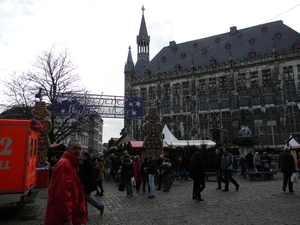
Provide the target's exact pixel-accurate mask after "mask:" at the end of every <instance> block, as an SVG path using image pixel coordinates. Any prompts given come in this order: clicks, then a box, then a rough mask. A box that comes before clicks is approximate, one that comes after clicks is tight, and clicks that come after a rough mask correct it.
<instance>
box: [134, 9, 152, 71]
mask: <svg viewBox="0 0 300 225" xmlns="http://www.w3.org/2000/svg"><path fill="white" fill-rule="evenodd" d="M144 11H145V8H144V6H143V7H142V21H141V26H140V32H139V35H138V36H137V37H136V41H137V62H136V64H135V71H136V72H137V73H138V72H140V71H141V70H142V69H143V68H144V67H145V65H146V64H147V63H148V62H149V44H150V36H148V32H147V27H146V22H145V17H144Z"/></svg>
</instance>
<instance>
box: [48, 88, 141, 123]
mask: <svg viewBox="0 0 300 225" xmlns="http://www.w3.org/2000/svg"><path fill="white" fill-rule="evenodd" d="M53 113H54V115H55V116H66V117H70V116H73V117H101V118H119V119H124V118H125V119H142V118H143V99H142V98H138V97H126V98H124V97H122V96H111V95H95V94H78V93H61V94H57V95H56V100H55V101H54V103H53Z"/></svg>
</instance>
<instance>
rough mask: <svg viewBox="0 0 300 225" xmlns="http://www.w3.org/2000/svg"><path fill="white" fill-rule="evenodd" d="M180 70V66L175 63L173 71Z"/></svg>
mask: <svg viewBox="0 0 300 225" xmlns="http://www.w3.org/2000/svg"><path fill="white" fill-rule="evenodd" d="M180 69H181V66H180V65H179V64H178V63H177V64H176V65H175V66H174V70H175V71H179V70H180Z"/></svg>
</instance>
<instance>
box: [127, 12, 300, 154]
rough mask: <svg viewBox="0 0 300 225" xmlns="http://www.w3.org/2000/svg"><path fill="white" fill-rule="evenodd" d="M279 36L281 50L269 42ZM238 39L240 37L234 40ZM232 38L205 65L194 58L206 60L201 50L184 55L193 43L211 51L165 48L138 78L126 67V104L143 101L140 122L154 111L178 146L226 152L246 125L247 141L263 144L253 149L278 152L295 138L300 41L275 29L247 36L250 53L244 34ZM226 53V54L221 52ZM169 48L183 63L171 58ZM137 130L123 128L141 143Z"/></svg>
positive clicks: (278, 25)
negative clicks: (185, 143)
mask: <svg viewBox="0 0 300 225" xmlns="http://www.w3.org/2000/svg"><path fill="white" fill-rule="evenodd" d="M143 21H144V15H143ZM141 26H142V24H141ZM267 28H269V30H268V32H272V35H273V34H275V36H274V38H273V39H272V38H271V37H272V35H270V37H268V38H266V39H264V38H265V36H264V35H265V33H264V32H266V31H265V29H267ZM249 29H250V28H249ZM232 30H234V29H231V31H232ZM276 30H277V33H276ZM278 30H280V31H281V33H280V32H279V31H278ZM231 31H230V32H231ZM230 32H229V34H220V35H216V36H212V37H210V38H206V39H211V40H214V41H216V39H217V38H218V37H220V38H221V39H224V38H228V37H227V36H225V35H231V36H232V34H230ZM278 33H279V34H280V35H282V37H283V36H284V37H285V39H284V43H283V42H281V41H283V40H280V37H281V36H280V37H279V36H276V35H277V34H278ZM240 34H244V36H243V37H239V35H240ZM234 35H236V36H234V38H233V39H229V42H230V44H229V43H228V42H227V43H226V44H225V43H224V45H225V47H224V49H220V50H219V51H215V50H211V52H212V53H211V54H212V56H211V58H210V60H209V61H204V58H201V57H202V55H199V54H206V52H203V51H204V50H203V48H202V50H200V51H198V52H195V50H193V49H190V46H193V47H195V45H196V44H197V43H199V44H198V45H200V43H202V44H203V45H204V44H205V43H206V44H207V43H210V42H208V40H206V39H199V40H196V41H190V42H186V43H182V44H176V43H173V42H172V43H171V42H170V46H168V47H164V48H163V49H162V50H161V51H160V52H159V53H158V54H157V55H156V56H155V57H154V58H153V59H152V60H151V61H150V62H149V63H148V64H147V65H146V66H145V67H144V69H143V70H141V71H135V70H133V69H132V70H129V69H126V68H129V67H128V66H129V65H132V64H133V62H132V61H130V60H127V64H126V66H127V67H126V66H125V96H139V97H142V98H143V99H144V115H146V112H147V108H149V107H151V106H153V105H155V106H156V107H157V109H158V114H159V116H160V119H161V121H160V122H161V123H162V124H163V125H164V124H166V125H167V126H168V127H169V129H170V130H171V132H172V133H173V134H174V135H175V136H176V137H177V138H178V139H188V140H193V139H195V140H197V139H198V140H199V139H202V138H204V139H212V140H214V141H217V142H220V143H224V144H228V145H231V144H232V142H231V139H232V138H235V137H238V131H239V130H240V128H241V125H243V124H245V125H248V126H249V128H250V130H251V131H252V135H253V136H260V137H261V138H262V141H261V143H260V145H259V146H257V147H258V148H266V147H271V148H279V147H282V146H283V145H284V142H285V141H286V140H287V139H288V137H289V135H290V134H300V122H299V110H298V108H297V106H296V104H295V100H296V99H297V98H298V97H297V96H299V94H300V85H299V84H300V51H299V50H300V46H299V43H300V42H299V40H300V34H299V33H297V32H295V31H293V30H292V29H290V28H289V27H287V26H286V25H283V23H282V21H279V22H274V23H270V24H265V25H264V24H263V25H259V26H255V27H254V28H253V33H252V35H256V36H254V38H255V39H256V40H257V45H256V46H253V39H254V38H252V37H251V38H250V36H249V37H247V33H243V30H241V32H239V31H238V30H235V34H234ZM232 37H233V36H232ZM238 38H241V39H238ZM242 38H244V44H241V40H242ZM276 38H279V39H276ZM255 39H254V41H255ZM274 39H275V40H274ZM248 40H249V43H248ZM149 41H150V40H149ZM287 42H289V43H290V44H287ZM258 43H260V44H261V45H258ZM262 44H264V47H262ZM228 45H229V50H230V51H228V49H226V48H228ZM239 45H241V46H239ZM247 45H249V46H248V47H247V48H248V49H246V50H245V46H247ZM265 45H268V46H269V47H268V48H266V47H265ZM171 46H173V47H172V48H171ZM174 46H175V47H174ZM198 47H199V46H198ZM200 47H202V46H200ZM166 48H169V50H168V49H166ZM170 48H171V49H170ZM174 48H176V51H177V53H176V54H177V55H178V54H179V55H180V57H181V58H182V61H180V60H179V59H178V58H174V55H173V54H174ZM216 48H218V47H216ZM172 49H173V51H171V50H172ZM249 49H250V50H249ZM279 50H280V51H279ZM193 51H194V52H193ZM205 51H208V52H210V50H209V49H208V50H206V49H205ZM191 53H194V55H193V54H191ZM129 54H131V52H130V51H129ZM188 54H189V55H190V57H187V56H188ZM185 57H186V58H185ZM203 57H204V56H203ZM205 57H206V56H205ZM225 57H227V60H224V59H225ZM128 59H131V58H130V57H128ZM201 59H203V60H201ZM164 60H165V61H166V60H169V61H168V65H164ZM205 60H206V58H205ZM223 60H224V61H223ZM170 61H171V62H170ZM187 61H188V63H187ZM154 64H156V68H155V65H154ZM170 65H172V67H171V66H170ZM142 123H143V121H138V120H134V121H126V123H125V124H126V126H127V132H129V133H130V134H131V136H133V137H134V138H136V139H137V140H141V139H143V133H142V130H141V125H142Z"/></svg>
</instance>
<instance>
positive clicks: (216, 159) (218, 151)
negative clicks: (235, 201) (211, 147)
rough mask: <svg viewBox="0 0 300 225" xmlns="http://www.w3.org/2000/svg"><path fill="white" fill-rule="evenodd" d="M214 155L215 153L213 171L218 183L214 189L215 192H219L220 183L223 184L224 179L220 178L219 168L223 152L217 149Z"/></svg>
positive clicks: (220, 169) (220, 170) (220, 171)
mask: <svg viewBox="0 0 300 225" xmlns="http://www.w3.org/2000/svg"><path fill="white" fill-rule="evenodd" d="M215 153H216V157H215V170H216V176H217V181H218V187H217V188H216V190H221V189H222V184H221V182H224V178H223V177H222V168H221V161H222V155H223V152H222V151H220V149H218V148H217V149H216V151H215Z"/></svg>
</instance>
